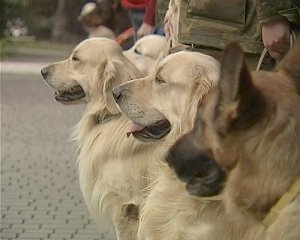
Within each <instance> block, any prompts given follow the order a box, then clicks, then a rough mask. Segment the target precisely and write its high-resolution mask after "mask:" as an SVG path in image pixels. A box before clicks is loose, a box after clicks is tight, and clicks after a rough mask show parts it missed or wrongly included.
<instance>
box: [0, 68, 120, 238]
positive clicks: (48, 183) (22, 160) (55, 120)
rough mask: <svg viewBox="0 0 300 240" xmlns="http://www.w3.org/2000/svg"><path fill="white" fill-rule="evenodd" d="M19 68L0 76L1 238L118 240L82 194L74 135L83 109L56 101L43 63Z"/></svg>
mask: <svg viewBox="0 0 300 240" xmlns="http://www.w3.org/2000/svg"><path fill="white" fill-rule="evenodd" d="M27 65H30V64H28V63H27ZM18 66H20V65H12V67H11V71H10V70H9V71H5V72H3V71H2V73H1V218H2V219H1V230H0V234H1V239H2V240H14V239H20V240H21V239H22V240H23V239H24V240H25V239H31V240H33V239H39V240H44V239H53V240H54V239H60V240H64V239H78V240H86V239H94V240H101V239H105V240H111V239H115V236H114V234H112V233H108V232H105V231H103V230H102V231H101V229H100V230H98V229H97V227H96V224H95V223H94V221H93V220H92V219H90V216H89V214H88V212H87V209H86V206H85V203H84V201H83V198H82V195H81V192H80V190H79V184H78V177H77V171H76V168H75V164H76V154H74V148H73V143H71V142H70V141H69V139H70V138H69V137H70V134H71V128H72V127H73V126H74V125H75V124H76V122H78V121H79V119H80V117H81V114H82V112H83V109H84V107H83V106H64V105H62V104H59V103H56V102H54V100H53V97H52V92H51V90H50V89H49V88H48V87H47V86H46V84H44V82H43V81H42V79H41V77H40V76H39V75H37V70H38V72H39V70H40V65H39V64H33V65H32V64H31V70H30V71H25V70H24V71H23V72H22V71H19V70H17V71H12V70H15V69H16V68H18ZM2 67H3V66H2ZM6 67H7V65H6ZM6 67H5V68H6ZM24 67H25V68H29V67H28V66H27V67H26V66H24ZM27 70H28V69H27ZM25 72H26V73H25ZM85 235H86V236H87V237H88V238H87V237H85Z"/></svg>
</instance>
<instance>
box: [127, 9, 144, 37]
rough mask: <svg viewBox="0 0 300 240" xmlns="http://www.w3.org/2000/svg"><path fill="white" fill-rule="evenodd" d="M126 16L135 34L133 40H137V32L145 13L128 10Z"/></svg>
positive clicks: (137, 10)
mask: <svg viewBox="0 0 300 240" xmlns="http://www.w3.org/2000/svg"><path fill="white" fill-rule="evenodd" d="M128 15H129V19H130V22H131V24H132V27H133V29H134V32H135V40H137V37H136V36H137V31H138V30H139V28H140V26H141V25H142V23H143V19H144V15H145V11H144V9H129V10H128Z"/></svg>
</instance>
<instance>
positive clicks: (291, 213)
mask: <svg viewBox="0 0 300 240" xmlns="http://www.w3.org/2000/svg"><path fill="white" fill-rule="evenodd" d="M190 145H193V146H194V147H193V154H191V153H190V152H189V151H190V147H189V146H190ZM210 152H212V153H213V156H214V158H215V160H216V162H217V163H218V164H219V166H216V168H217V169H224V170H226V171H227V172H228V180H227V181H226V183H225V187H224V201H225V207H226V210H227V212H229V213H231V215H232V216H233V218H235V219H237V220H238V221H239V222H249V221H252V222H255V223H258V224H260V223H262V224H263V225H264V226H265V227H266V231H265V234H264V235H263V236H262V237H261V239H267V240H283V239H284V240H296V239H300V229H299V226H300V180H299V176H300V162H299V160H300V42H298V43H297V44H296V46H295V47H294V48H292V49H291V50H290V52H289V53H288V54H287V56H286V57H285V58H284V59H283V61H282V62H281V64H280V65H279V66H278V68H277V69H276V71H275V72H265V71H257V72H249V70H248V69H247V66H246V65H245V63H244V58H243V53H242V50H241V48H240V47H239V45H238V44H236V43H232V44H230V45H229V46H228V47H227V48H226V49H225V50H224V56H223V60H222V65H221V80H220V84H219V87H218V88H217V89H216V90H214V91H212V92H211V93H209V94H208V95H207V97H206V99H205V100H204V101H202V104H201V105H200V106H199V109H198V119H197V121H196V124H195V127H194V129H193V131H192V132H191V133H190V134H188V135H186V136H184V138H183V139H180V140H179V141H178V142H177V143H176V144H175V145H174V146H173V148H172V149H171V152H170V154H169V164H170V165H171V167H172V168H174V169H175V170H176V172H178V173H179V175H181V179H183V180H184V179H187V178H191V177H195V171H196V170H193V171H194V172H190V173H189V170H188V169H189V168H191V166H198V167H200V168H201V165H202V164H201V163H202V162H203V163H204V165H205V164H207V161H214V160H213V158H212V154H210ZM186 154H188V155H198V156H200V157H199V158H190V159H187V158H186ZM180 156H181V157H180ZM208 159H209V160H208ZM195 162H197V163H195ZM182 166H183V167H182ZM182 168H184V170H182ZM214 172H216V170H215V171H214ZM182 176H184V177H182ZM199 181H200V180H199ZM186 182H187V181H186ZM187 183H188V182H187ZM218 184H219V183H218V182H217V183H216V185H218ZM211 185H213V184H211ZM198 188H199V190H198V193H199V195H201V192H202V190H201V188H202V186H201V185H198ZM276 202H277V203H276Z"/></svg>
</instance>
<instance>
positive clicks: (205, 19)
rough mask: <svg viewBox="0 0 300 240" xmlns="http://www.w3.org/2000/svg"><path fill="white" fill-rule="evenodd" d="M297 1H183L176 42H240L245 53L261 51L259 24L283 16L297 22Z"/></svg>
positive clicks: (219, 44) (220, 44) (214, 45)
mask: <svg viewBox="0 0 300 240" xmlns="http://www.w3.org/2000/svg"><path fill="white" fill-rule="evenodd" d="M297 1H299V0H182V3H181V7H180V18H179V23H178V24H179V30H178V41H179V43H183V44H195V45H200V46H203V47H209V48H217V49H223V48H224V46H225V45H226V44H227V43H228V42H230V41H234V40H236V41H239V42H240V43H241V45H242V46H243V48H244V51H246V52H248V53H260V52H261V51H262V48H263V44H262V40H261V26H260V24H261V23H265V22H268V21H273V20H276V19H282V18H286V19H287V20H289V21H290V22H291V23H295V24H300V20H299V9H297V7H296V4H295V2H297Z"/></svg>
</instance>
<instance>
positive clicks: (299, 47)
mask: <svg viewBox="0 0 300 240" xmlns="http://www.w3.org/2000/svg"><path fill="white" fill-rule="evenodd" d="M277 70H278V71H279V72H283V73H285V74H286V75H288V76H289V77H291V79H292V80H293V81H294V82H295V86H296V88H297V90H298V92H299V94H300V39H299V40H298V41H297V42H296V43H295V45H294V46H293V47H292V48H291V49H290V51H289V52H288V54H287V55H286V56H285V57H284V59H283V60H282V61H281V63H280V64H279V66H278V69H277Z"/></svg>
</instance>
